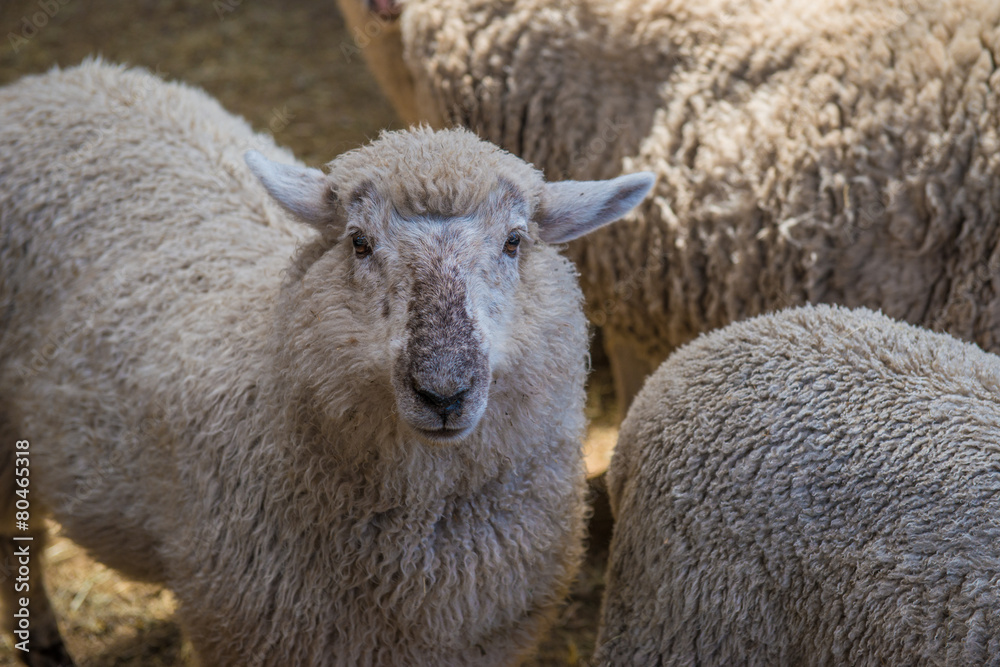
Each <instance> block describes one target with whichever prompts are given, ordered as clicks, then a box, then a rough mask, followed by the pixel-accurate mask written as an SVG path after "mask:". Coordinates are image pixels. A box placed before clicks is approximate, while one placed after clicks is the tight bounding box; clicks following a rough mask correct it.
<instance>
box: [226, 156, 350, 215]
mask: <svg viewBox="0 0 1000 667" xmlns="http://www.w3.org/2000/svg"><path fill="white" fill-rule="evenodd" d="M243 159H244V160H246V163H247V166H249V167H250V171H252V172H253V174H254V176H256V177H257V178H258V179H259V180H260V182H261V184H262V185H263V186H264V189H265V190H267V193H268V194H269V195H271V197H273V198H274V200H275V201H276V202H278V203H279V204H281V207H282V208H283V209H285V210H286V211H288V212H289V213H291V214H292V215H293V216H295V217H296V218H298V219H299V220H301V221H302V222H304V223H306V224H308V225H312V226H313V227H316V228H317V229H321V230H322V229H324V228H326V227H328V226H329V225H330V224H332V222H333V219H334V210H333V206H332V202H331V201H330V198H329V194H330V185H329V183H328V182H327V179H326V175H324V174H323V172H322V171H320V170H319V169H312V168H310V167H302V166H300V165H293V164H280V163H278V162H273V161H271V160H268V159H267V158H266V157H264V156H263V155H261V154H260V153H258V152H257V151H247V153H246V155H244V156H243Z"/></svg>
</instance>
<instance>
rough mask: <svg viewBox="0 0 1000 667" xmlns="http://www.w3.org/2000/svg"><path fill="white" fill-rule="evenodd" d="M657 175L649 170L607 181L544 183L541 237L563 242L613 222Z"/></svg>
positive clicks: (540, 226)
mask: <svg viewBox="0 0 1000 667" xmlns="http://www.w3.org/2000/svg"><path fill="white" fill-rule="evenodd" d="M655 181H656V177H655V176H654V175H653V174H652V173H650V172H648V171H640V172H638V173H635V174H626V175H625V176H619V177H618V178H613V179H611V180H610V181H559V182H557V183H546V184H545V191H546V192H545V201H544V203H543V204H542V206H543V209H542V215H541V218H540V219H539V221H538V227H539V231H540V232H541V237H542V240H543V241H545V242H547V243H566V242H567V241H572V240H573V239H575V238H579V237H581V236H583V235H584V234H588V233H590V232H592V231H594V230H595V229H597V228H598V227H603V226H604V225H606V224H608V223H609V222H614V221H615V220H617V219H618V218H620V217H622V216H623V215H625V214H626V213H628V212H629V211H631V210H632V209H633V208H635V206H636V205H638V204H639V202H641V201H642V200H643V198H644V197H645V196H646V194H648V193H649V190H650V188H652V187H653V183H654V182H655Z"/></svg>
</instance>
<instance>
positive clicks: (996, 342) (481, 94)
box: [340, 0, 1000, 404]
mask: <svg viewBox="0 0 1000 667" xmlns="http://www.w3.org/2000/svg"><path fill="white" fill-rule="evenodd" d="M359 3H361V4H365V3H368V4H370V3H369V2H368V0H340V5H341V6H342V7H344V8H345V12H344V13H345V16H346V17H347V18H348V19H349V20H350V21H351V22H352V23H353V24H354V25H355V27H357V28H359V29H361V30H363V29H365V28H368V29H369V31H370V32H373V33H377V34H378V36H379V37H380V40H379V41H378V42H377V43H376V42H372V43H371V44H368V45H367V46H366V48H364V49H361V52H362V53H363V54H365V55H366V56H368V57H369V63H370V64H371V65H372V66H373V68H375V69H376V70H377V71H379V72H382V73H381V74H380V81H382V82H383V84H385V83H386V81H390V80H399V79H401V78H402V74H401V72H402V73H403V74H406V75H408V77H409V79H408V80H406V81H405V82H404V83H401V84H398V85H396V86H395V87H394V88H393V89H392V90H390V91H389V92H390V93H391V97H392V98H393V101H394V102H396V105H397V107H399V108H400V112H401V114H402V115H403V116H404V118H408V119H412V118H422V119H424V120H427V121H429V122H430V123H431V124H432V125H434V126H436V127H445V126H451V125H459V126H464V127H467V128H470V129H472V130H474V131H475V132H476V133H477V134H479V136H481V137H482V138H484V139H487V140H489V141H492V142H494V143H496V144H499V145H500V146H502V147H503V148H505V149H507V150H508V151H511V152H512V153H514V154H516V155H519V156H521V157H522V158H524V159H525V160H527V161H529V162H531V163H532V164H534V165H535V166H537V167H539V168H540V169H542V170H543V172H544V173H545V174H546V176H547V178H549V179H560V178H607V177H609V176H613V175H616V174H619V173H621V172H622V171H626V172H628V171H635V170H640V169H648V170H650V171H653V172H655V173H656V174H657V184H656V190H655V193H654V194H655V196H654V197H651V198H650V199H649V200H647V201H646V202H645V203H644V204H643V205H642V206H641V207H640V208H639V209H638V210H637V211H636V212H635V213H634V214H633V215H632V216H631V217H630V218H629V219H628V221H627V222H626V223H625V224H620V225H615V226H613V227H610V228H608V229H607V230H602V231H601V232H600V233H598V234H594V235H592V236H589V237H587V238H586V239H584V240H582V241H580V242H578V243H577V244H574V245H573V246H571V251H570V256H571V258H573V259H574V260H575V261H576V263H577V266H578V267H579V268H580V271H581V274H582V278H581V282H582V287H583V291H584V294H585V295H586V297H587V305H588V314H589V315H590V317H591V319H592V321H593V322H595V323H596V324H598V325H602V326H603V327H604V335H605V341H606V343H607V345H608V351H609V354H610V356H611V361H612V367H613V370H614V373H615V378H616V385H617V389H618V392H619V395H620V396H621V397H623V398H624V400H625V404H627V403H628V401H629V400H630V398H631V396H632V395H634V393H635V392H636V391H638V389H639V387H640V386H641V383H642V380H643V379H644V378H645V376H646V375H648V374H649V373H650V372H652V371H653V370H654V369H655V368H656V367H657V366H658V365H659V363H660V362H662V361H663V360H664V359H665V358H666V357H667V355H668V354H669V353H670V351H671V350H672V349H674V348H676V347H677V346H679V345H681V344H683V343H685V342H687V341H688V340H690V339H692V338H694V337H695V336H697V335H698V334H699V333H700V332H704V331H708V330H710V329H714V328H717V327H720V326H723V325H725V324H728V323H730V322H733V321H737V320H740V319H744V318H746V317H748V316H752V315H755V314H759V313H762V312H766V311H771V310H777V309H781V308H784V307H787V306H793V305H801V304H804V303H807V302H808V303H820V302H823V303H839V304H843V305H847V306H852V307H853V306H867V307H870V308H880V309H881V310H883V311H885V312H886V314H888V315H890V316H892V317H894V318H896V319H902V320H907V321H909V322H911V323H914V324H920V325H923V326H927V327H930V328H933V329H938V330H946V331H948V332H950V333H952V334H954V335H956V336H958V337H960V338H963V339H966V340H970V341H974V342H976V343H978V344H979V345H980V346H981V347H983V348H984V349H987V350H989V351H997V352H1000V299H998V298H997V296H996V295H997V294H1000V250H998V248H1000V94H998V92H997V91H1000V69H998V68H997V63H998V62H1000V3H998V2H996V0H886V1H884V2H871V1H870V0H760V1H754V2H743V1H742V0H702V1H694V0H682V1H680V2H677V1H673V0H657V1H652V2H651V1H649V0H407V1H406V2H405V3H402V5H401V8H402V12H401V15H400V17H399V19H398V26H397V25H395V24H385V23H384V22H383V23H381V24H380V23H378V21H377V20H375V19H372V18H369V19H368V20H367V21H366V22H362V21H361V19H359V18H358V15H359V12H358V11H357V8H356V6H355V5H358V4H359ZM377 4H379V5H380V6H384V5H385V4H386V2H385V1H383V2H380V3H377ZM370 16H371V15H370ZM373 21H375V22H374V23H373ZM379 25H385V26H386V27H385V28H384V29H381V30H378V26H379ZM372 26H374V28H375V29H373V28H372ZM359 34H362V33H359ZM393 38H395V39H396V40H397V45H393V43H392V39H393ZM399 43H401V45H402V46H401V47H399V46H398V44H399ZM393 53H402V57H396V58H393V57H392V55H393ZM404 60H405V64H404ZM387 69H388V70H389V71H388V72H383V70H387ZM392 77H395V79H392ZM407 91H412V92H411V93H409V101H407V102H400V101H399V99H398V98H399V97H400V96H404V97H405V94H406V93H407Z"/></svg>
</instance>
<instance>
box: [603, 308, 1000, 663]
mask: <svg viewBox="0 0 1000 667" xmlns="http://www.w3.org/2000/svg"><path fill="white" fill-rule="evenodd" d="M998 397H1000V360H998V359H997V358H996V357H995V356H993V355H991V354H988V353H985V352H983V351H982V350H980V349H978V348H977V347H975V346H974V345H971V344H969V343H965V342H960V341H958V340H956V339H954V338H951V337H950V336H947V335H944V334H935V333H931V332H928V331H926V330H923V329H919V328H917V327H914V326H911V325H907V324H903V323H898V322H894V321H892V320H890V319H888V318H886V317H884V316H882V315H878V314H875V313H872V312H871V311H867V310H864V309H859V310H857V311H849V310H846V309H842V308H837V307H828V306H817V307H806V308H801V309H795V310H789V311H783V312H781V313H778V314H775V315H767V316H761V317H758V318H754V319H751V320H748V321H745V322H741V323H738V324H734V325H731V326H729V327H726V328H725V329H722V330H720V331H717V332H713V333H710V334H707V335H705V336H702V337H701V338H699V339H697V340H696V341H694V342H693V343H690V344H689V345H687V346H685V347H683V348H682V349H680V350H678V351H677V352H675V353H674V354H673V355H672V356H671V357H670V359H669V360H668V361H667V362H666V363H664V364H663V365H662V366H661V367H660V369H659V370H658V371H657V372H656V373H655V374H654V375H653V376H652V377H651V378H650V380H649V382H648V383H647V384H646V386H645V387H644V388H643V390H642V391H641V392H640V393H639V396H638V397H637V398H636V401H635V403H634V404H633V406H632V408H631V409H630V411H629V414H628V417H627V418H626V419H625V422H624V423H623V425H622V430H621V439H620V441H619V443H618V448H617V450H616V452H615V455H614V458H613V460H612V463H611V469H610V470H609V473H608V477H609V491H610V494H611V500H612V508H613V509H614V512H615V514H616V518H617V523H616V526H615V535H614V539H613V541H612V549H611V557H610V562H609V565H608V577H607V586H608V588H607V594H606V598H605V601H604V609H603V621H602V630H601V636H600V638H599V641H598V645H599V648H598V653H597V660H596V662H597V664H609V665H640V664H663V665H688V664H703V665H732V664H750V665H788V664H803V665H840V664H845V665H867V664H890V665H904V664H905V665H917V664H933V665H941V664H949V665H952V664H953V665H959V664H961V665H997V664H1000V521H998V519H997V517H998V516H1000V468H998V461H1000V457H998V454H1000V398H998Z"/></svg>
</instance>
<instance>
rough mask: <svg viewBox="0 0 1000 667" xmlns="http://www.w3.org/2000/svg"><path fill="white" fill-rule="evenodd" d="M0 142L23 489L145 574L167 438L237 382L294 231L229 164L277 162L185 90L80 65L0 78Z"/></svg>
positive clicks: (1, 324)
mask: <svg viewBox="0 0 1000 667" xmlns="http://www.w3.org/2000/svg"><path fill="white" fill-rule="evenodd" d="M0 147H2V150H0V421H7V422H8V423H9V424H11V428H13V429H14V430H15V431H16V432H17V433H18V434H19V435H18V437H24V438H29V439H31V440H32V441H33V442H37V443H38V444H37V445H35V447H34V448H33V457H34V459H35V461H34V462H35V463H36V464H37V465H36V467H35V470H36V471H37V476H33V482H32V489H33V490H36V491H37V492H38V494H39V498H40V499H44V504H45V505H47V506H48V507H49V508H51V509H52V510H53V511H54V513H55V514H56V516H57V517H60V516H61V517H64V518H67V519H69V518H70V517H72V518H73V520H72V521H68V522H67V525H70V524H72V526H73V527H74V531H75V532H73V534H72V535H71V536H72V537H73V538H74V539H76V540H77V541H79V542H80V543H81V544H84V545H85V546H87V547H88V548H91V549H93V550H94V551H95V552H97V553H98V554H99V555H100V557H101V558H102V560H104V562H106V563H108V564H111V565H113V566H116V567H119V568H120V569H123V570H124V571H126V572H128V573H130V574H133V575H134V576H138V577H142V578H159V577H160V574H159V573H154V572H148V571H136V566H137V564H139V563H143V562H146V561H155V558H153V557H152V556H151V555H150V554H149V552H148V546H149V544H151V543H155V539H153V538H152V537H150V538H148V539H144V538H143V536H147V535H152V534H155V533H156V532H157V531H159V530H169V529H171V528H172V527H163V526H159V525H158V519H157V517H156V514H157V513H156V512H152V513H151V512H150V508H154V507H155V506H156V505H157V504H158V503H160V502H162V500H161V499H162V498H163V497H169V496H170V495H171V494H172V493H173V492H172V491H171V488H172V487H171V484H172V482H174V481H176V480H171V476H172V475H173V474H175V471H174V469H173V464H172V461H174V460H176V459H178V458H183V456H184V455H183V453H182V452H181V451H179V450H175V447H181V448H183V447H185V446H189V443H190V442H192V441H193V437H192V434H194V433H199V432H201V430H202V429H204V428H205V424H203V423H202V422H201V421H200V419H203V418H204V415H206V414H211V413H212V412H213V411H223V408H222V405H223V404H224V403H226V402H232V403H235V404H237V405H239V404H240V403H241V402H242V397H243V396H245V395H247V394H248V393H252V392H253V387H254V383H255V382H256V377H255V375H259V368H257V367H256V366H255V365H254V364H251V363H240V361H239V360H240V359H244V358H252V357H253V351H254V350H257V349H259V347H260V346H261V345H262V344H263V339H264V337H265V335H266V333H267V316H268V314H269V312H270V311H271V309H272V308H273V304H274V300H275V298H276V295H277V291H278V288H279V285H280V280H281V278H280V273H281V271H282V270H283V269H284V267H285V266H286V265H287V264H288V262H289V259H290V257H291V254H292V252H293V251H294V247H295V244H296V241H297V238H298V237H299V235H300V232H298V231H297V230H295V229H293V228H292V227H291V224H290V223H289V222H288V221H287V218H284V217H282V216H281V215H280V214H279V213H278V212H277V210H276V209H275V208H274V207H273V205H272V204H270V203H268V202H267V201H266V199H265V197H266V195H265V194H264V192H263V189H262V188H260V187H259V186H257V185H256V183H255V182H254V180H253V177H252V175H251V174H250V172H249V170H248V169H247V168H246V167H245V166H244V164H243V161H242V156H243V153H244V152H245V151H246V150H248V149H251V148H255V149H258V150H263V151H264V152H268V153H270V154H271V155H272V156H275V157H277V158H278V159H286V161H291V160H292V159H293V158H291V157H290V155H289V154H287V153H285V152H284V151H280V150H279V149H277V148H276V147H275V146H274V144H273V141H271V139H270V138H269V137H264V136H261V135H255V134H254V133H253V132H252V131H251V129H250V128H249V126H248V125H247V124H246V123H245V122H243V121H242V120H240V119H238V118H236V117H234V116H232V115H230V114H228V113H227V112H225V111H224V110H223V109H222V108H221V107H220V106H219V105H218V104H217V103H216V102H214V101H213V100H211V98H209V97H208V96H207V95H205V94H204V93H202V92H200V91H197V90H194V89H191V88H188V87H186V86H183V85H181V84H167V83H164V82H162V81H161V80H159V79H158V78H157V77H154V76H153V75H151V74H149V73H146V72H144V71H141V70H126V69H124V68H121V67H116V66H110V65H105V64H103V63H101V62H99V61H98V62H87V63H84V64H83V65H81V66H79V67H76V68H72V69H67V70H62V71H60V70H53V71H51V72H49V73H47V74H43V75H39V76H33V77H27V78H25V79H23V80H21V81H19V82H17V83H14V84H12V85H10V86H7V87H4V88H0ZM204 397H211V398H210V399H209V400H211V401H214V402H215V405H214V407H213V406H207V407H206V406H205V405H203V403H204V401H205V400H206V399H205V398H204ZM230 411H232V410H230ZM234 414H236V415H237V417H238V414H239V413H238V411H236V412H235V413H234ZM199 415H200V416H201V417H199V418H196V417H197V416H199ZM219 444H220V446H221V445H224V443H221V442H220V443H219ZM149 470H156V471H157V474H156V475H153V476H152V477H150V476H149V474H148V471H149ZM161 485H162V488H161ZM182 520H183V518H182ZM114 524H117V525H114ZM130 529H131V530H132V531H133V532H132V533H131V534H132V535H133V537H134V539H133V540H132V541H131V542H130V544H131V545H134V546H135V548H136V550H137V551H136V552H135V553H132V552H129V547H123V545H121V544H120V543H117V542H116V541H115V539H114V536H115V535H117V534H122V533H124V532H126V531H128V530H130ZM151 569H152V570H156V569H157V567H156V566H151Z"/></svg>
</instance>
